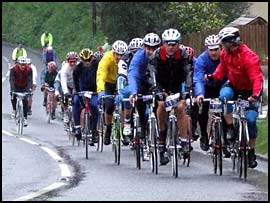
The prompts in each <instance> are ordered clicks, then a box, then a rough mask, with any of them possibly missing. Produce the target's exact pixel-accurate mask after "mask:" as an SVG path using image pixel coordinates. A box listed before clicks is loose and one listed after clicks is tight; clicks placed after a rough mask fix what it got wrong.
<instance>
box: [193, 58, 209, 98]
mask: <svg viewBox="0 0 270 203" xmlns="http://www.w3.org/2000/svg"><path fill="white" fill-rule="evenodd" d="M205 70H206V66H205V63H204V62H203V60H201V58H199V59H198V60H197V61H196V63H195V66H194V75H193V82H194V94H195V96H198V95H204V94H205V82H206V81H205V80H204V74H205Z"/></svg>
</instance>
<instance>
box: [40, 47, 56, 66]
mask: <svg viewBox="0 0 270 203" xmlns="http://www.w3.org/2000/svg"><path fill="white" fill-rule="evenodd" d="M43 60H44V63H45V64H48V63H49V62H50V61H55V62H56V52H55V50H52V51H51V52H49V51H46V52H45V53H44V55H43Z"/></svg>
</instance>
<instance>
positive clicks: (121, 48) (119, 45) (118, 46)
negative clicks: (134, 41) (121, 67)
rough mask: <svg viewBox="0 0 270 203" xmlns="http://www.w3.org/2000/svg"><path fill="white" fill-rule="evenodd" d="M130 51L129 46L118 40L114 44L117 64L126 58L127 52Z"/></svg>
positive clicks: (113, 48) (113, 49)
mask: <svg viewBox="0 0 270 203" xmlns="http://www.w3.org/2000/svg"><path fill="white" fill-rule="evenodd" d="M127 50H128V45H127V43H126V42H124V41H122V40H116V41H115V42H114V43H113V44H112V52H113V55H114V58H115V59H116V61H117V63H118V62H119V60H120V59H121V58H122V57H123V56H124V54H125V52H126V51H127Z"/></svg>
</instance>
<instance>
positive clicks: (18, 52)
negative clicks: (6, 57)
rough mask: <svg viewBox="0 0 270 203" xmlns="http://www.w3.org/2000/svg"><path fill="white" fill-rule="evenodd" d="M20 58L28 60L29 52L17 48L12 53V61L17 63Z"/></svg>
mask: <svg viewBox="0 0 270 203" xmlns="http://www.w3.org/2000/svg"><path fill="white" fill-rule="evenodd" d="M19 56H23V57H25V58H27V52H26V50H25V49H24V48H20V49H18V48H15V49H14V50H13V51H12V60H13V61H16V60H17V58H18V57H19Z"/></svg>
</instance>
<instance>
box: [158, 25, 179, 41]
mask: <svg viewBox="0 0 270 203" xmlns="http://www.w3.org/2000/svg"><path fill="white" fill-rule="evenodd" d="M180 39H181V34H180V32H178V30H176V29H173V28H170V29H167V30H165V31H164V32H163V33H162V41H163V42H169V41H174V42H179V41H180Z"/></svg>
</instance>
